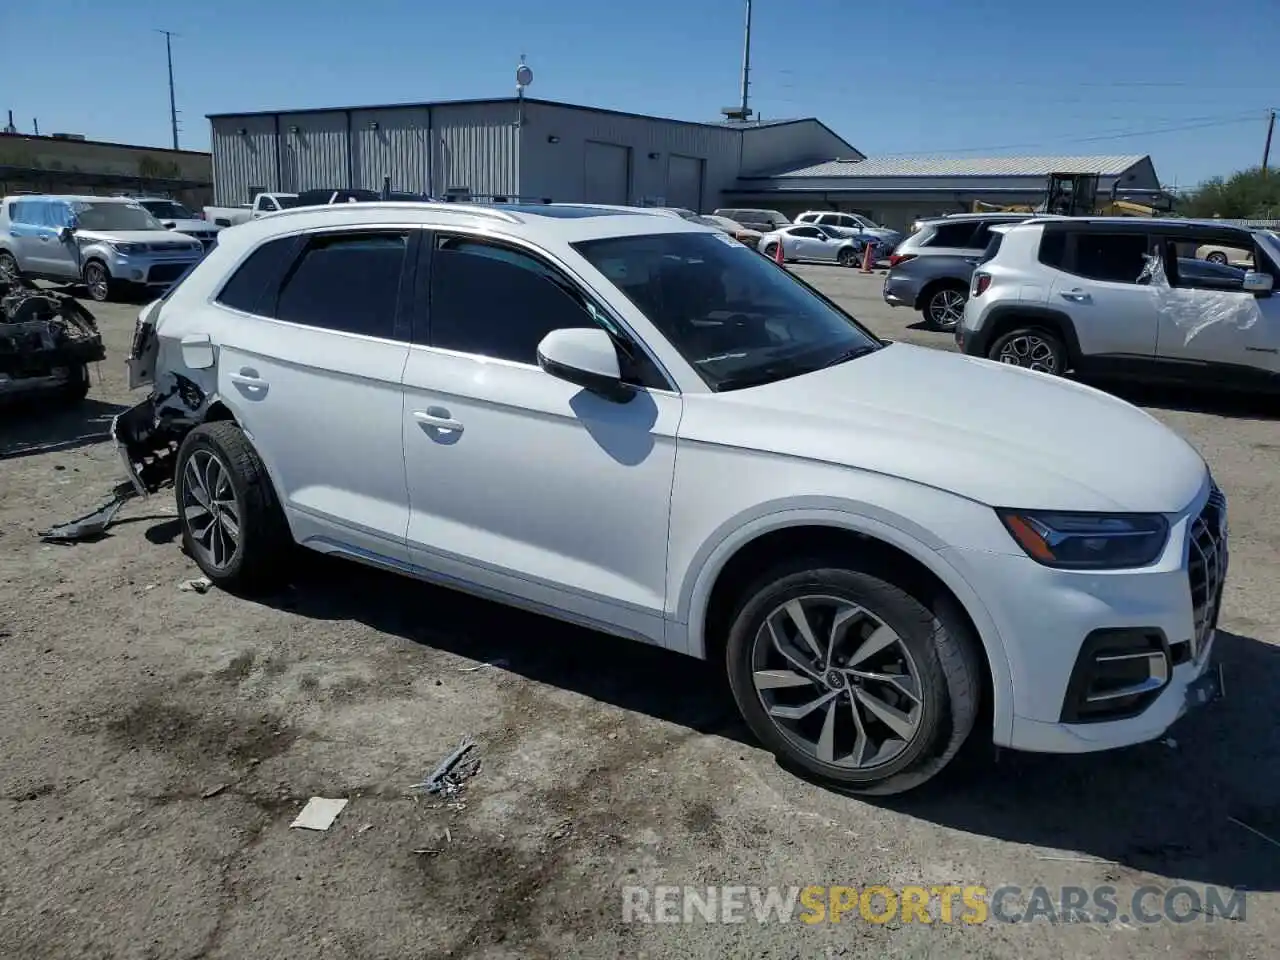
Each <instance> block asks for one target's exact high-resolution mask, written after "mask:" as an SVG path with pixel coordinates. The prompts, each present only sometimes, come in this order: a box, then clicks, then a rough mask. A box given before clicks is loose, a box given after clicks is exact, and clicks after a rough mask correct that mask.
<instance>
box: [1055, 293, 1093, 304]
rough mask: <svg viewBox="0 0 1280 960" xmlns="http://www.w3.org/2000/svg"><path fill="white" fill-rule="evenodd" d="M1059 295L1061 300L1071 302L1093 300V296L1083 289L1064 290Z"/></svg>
mask: <svg viewBox="0 0 1280 960" xmlns="http://www.w3.org/2000/svg"><path fill="white" fill-rule="evenodd" d="M1060 296H1061V297H1062V299H1063V300H1070V301H1071V302H1072V303H1089V302H1090V301H1092V300H1093V298H1092V297H1091V296H1089V294H1087V293H1085V292H1084V291H1083V290H1064V291H1063V292H1062V293H1061V294H1060Z"/></svg>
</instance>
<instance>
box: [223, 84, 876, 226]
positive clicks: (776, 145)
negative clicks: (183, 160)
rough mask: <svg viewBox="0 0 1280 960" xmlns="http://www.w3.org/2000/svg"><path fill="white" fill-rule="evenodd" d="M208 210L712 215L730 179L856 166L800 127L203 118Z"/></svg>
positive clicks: (408, 113)
mask: <svg viewBox="0 0 1280 960" xmlns="http://www.w3.org/2000/svg"><path fill="white" fill-rule="evenodd" d="M209 120H210V122H211V124H212V136H211V143H212V153H213V181H214V194H215V203H218V204H236V203H247V202H248V201H249V200H250V199H251V197H252V196H253V194H254V193H257V192H259V191H262V190H283V191H293V192H297V191H301V190H308V189H317V188H335V189H337V188H343V187H353V188H361V189H367V190H378V189H381V188H382V186H383V182H384V178H388V177H389V178H390V180H391V188H392V189H393V190H398V191H408V192H412V193H426V194H430V195H432V196H443V195H444V194H445V193H447V192H448V191H449V190H450V189H451V188H466V189H469V190H470V191H471V192H472V193H474V194H499V195H505V196H512V195H515V196H523V197H546V198H550V199H552V200H555V201H558V202H561V201H565V202H579V203H623V204H648V205H655V206H680V207H689V208H690V209H693V210H698V211H702V212H706V211H710V210H712V209H714V208H715V207H718V206H723V205H724V195H725V192H726V191H729V190H732V189H734V188H735V186H736V184H737V181H738V178H739V177H742V176H749V175H752V174H755V173H759V172H763V171H768V170H778V169H780V168H784V167H785V168H799V167H801V166H803V165H812V164H814V163H816V162H818V161H822V160H828V159H830V158H831V157H852V158H856V159H862V158H863V155H862V154H861V153H860V152H859V151H858V150H857V149H856V148H854V147H853V146H852V145H851V144H849V143H848V142H846V141H845V140H843V139H842V138H841V137H839V136H837V135H836V134H835V133H834V132H833V131H832V130H831V129H830V128H829V127H827V126H826V125H825V124H823V123H821V122H820V121H818V120H816V119H814V118H806V119H800V120H787V121H772V122H767V123H748V124H738V123H723V122H715V123H697V122H690V121H683V120H668V119H664V118H661V117H648V116H643V115H640V114H633V113H622V112H619V111H615V110H601V109H597V108H594V107H583V106H576V105H574V104H566V103H556V102H553V101H549V100H535V99H531V98H525V99H524V100H523V101H521V100H518V99H516V98H514V97H511V98H505V99H497V100H460V101H444V102H438V103H420V104H398V105H390V106H381V107H343V108H334V109H313V110H298V111H293V112H261V113H241V114H230V113H220V114H211V115H210V116H209Z"/></svg>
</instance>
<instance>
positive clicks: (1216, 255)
mask: <svg viewBox="0 0 1280 960" xmlns="http://www.w3.org/2000/svg"><path fill="white" fill-rule="evenodd" d="M1205 259H1206V260H1208V261H1209V262H1210V263H1217V264H1223V265H1225V264H1226V262H1227V255H1226V254H1225V253H1222V252H1221V251H1220V250H1215V251H1213V253H1211V254H1209V255H1208V256H1207V257H1205Z"/></svg>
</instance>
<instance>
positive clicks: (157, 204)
mask: <svg viewBox="0 0 1280 960" xmlns="http://www.w3.org/2000/svg"><path fill="white" fill-rule="evenodd" d="M142 206H143V207H145V208H146V209H147V210H148V211H149V212H150V213H151V215H152V216H154V217H159V218H160V219H161V220H194V219H196V215H195V214H194V213H192V212H191V211H190V210H188V209H187V208H186V207H184V206H183V205H182V204H180V203H176V202H175V201H173V200H148V201H147V202H146V203H144V204H142Z"/></svg>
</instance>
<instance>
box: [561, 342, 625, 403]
mask: <svg viewBox="0 0 1280 960" xmlns="http://www.w3.org/2000/svg"><path fill="white" fill-rule="evenodd" d="M538 366H540V367H541V368H542V369H543V370H544V371H546V372H547V373H549V374H550V375H551V376H553V377H556V378H557V379H560V380H565V381H567V382H569V383H572V384H576V385H577V386H579V387H582V388H583V389H584V390H590V391H591V392H592V393H595V394H598V395H600V396H601V397H604V399H606V400H609V401H612V402H613V403H626V402H627V401H628V400H630V399H631V397H632V396H633V395H634V393H635V390H633V389H632V388H631V387H630V386H628V385H627V384H625V383H623V382H622V368H621V367H620V366H619V364H618V350H617V348H616V347H615V346H614V345H613V338H612V337H610V336H609V334H607V333H605V332H604V331H603V330H600V329H592V328H590V327H576V328H567V329H564V330H552V331H551V332H550V333H548V334H547V335H546V336H545V337H543V338H542V342H541V343H539V344H538Z"/></svg>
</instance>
